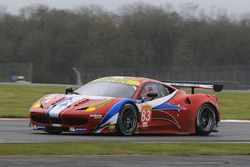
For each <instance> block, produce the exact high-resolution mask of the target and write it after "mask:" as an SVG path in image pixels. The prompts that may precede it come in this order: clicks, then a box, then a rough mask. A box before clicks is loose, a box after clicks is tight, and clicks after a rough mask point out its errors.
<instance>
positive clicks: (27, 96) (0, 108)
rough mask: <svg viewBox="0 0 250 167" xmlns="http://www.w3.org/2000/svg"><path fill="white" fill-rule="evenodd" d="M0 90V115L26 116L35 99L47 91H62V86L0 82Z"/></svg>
mask: <svg viewBox="0 0 250 167" xmlns="http://www.w3.org/2000/svg"><path fill="white" fill-rule="evenodd" d="M0 92H1V96H0V117H28V110H29V108H30V107H31V105H32V104H33V103H34V102H35V101H36V100H38V99H39V98H41V97H42V96H44V95H46V94H49V93H64V87H63V86H31V85H7V84H2V85H0Z"/></svg>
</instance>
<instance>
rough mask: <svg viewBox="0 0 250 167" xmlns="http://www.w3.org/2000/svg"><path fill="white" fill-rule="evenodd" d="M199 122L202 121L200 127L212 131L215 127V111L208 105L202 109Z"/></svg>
mask: <svg viewBox="0 0 250 167" xmlns="http://www.w3.org/2000/svg"><path fill="white" fill-rule="evenodd" d="M199 122H200V127H201V128H202V129H203V130H204V131H210V130H211V129H212V128H213V123H214V114H213V111H211V109H210V108H208V107H205V108H204V109H202V111H201V115H200V121H199Z"/></svg>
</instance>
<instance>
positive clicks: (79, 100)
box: [40, 94, 113, 109]
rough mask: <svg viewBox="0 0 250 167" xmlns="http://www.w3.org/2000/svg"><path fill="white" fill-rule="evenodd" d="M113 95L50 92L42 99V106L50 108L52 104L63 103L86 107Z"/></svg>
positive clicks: (79, 107) (77, 107)
mask: <svg viewBox="0 0 250 167" xmlns="http://www.w3.org/2000/svg"><path fill="white" fill-rule="evenodd" d="M110 99H113V98H112V97H103V96H86V95H76V94H73V95H64V94H50V95H47V96H45V97H44V98H42V99H41V100H40V102H41V106H42V108H45V109H48V108H50V107H51V106H57V105H60V104H61V105H63V106H67V107H69V106H74V108H76V109H81V108H86V107H89V106H94V105H98V104H100V103H103V102H105V101H107V100H110Z"/></svg>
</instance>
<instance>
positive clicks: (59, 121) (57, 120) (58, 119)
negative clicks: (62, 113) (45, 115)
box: [50, 118, 62, 124]
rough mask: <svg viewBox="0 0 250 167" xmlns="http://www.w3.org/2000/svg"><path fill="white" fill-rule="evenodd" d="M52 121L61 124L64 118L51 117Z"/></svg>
mask: <svg viewBox="0 0 250 167" xmlns="http://www.w3.org/2000/svg"><path fill="white" fill-rule="evenodd" d="M50 122H51V123H53V124H61V123H62V120H61V118H50Z"/></svg>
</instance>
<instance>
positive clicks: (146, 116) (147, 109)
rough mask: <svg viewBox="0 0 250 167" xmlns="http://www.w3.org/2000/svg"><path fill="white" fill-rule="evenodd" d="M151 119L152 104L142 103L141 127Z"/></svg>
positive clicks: (145, 125) (146, 124) (146, 125)
mask: <svg viewBox="0 0 250 167" xmlns="http://www.w3.org/2000/svg"><path fill="white" fill-rule="evenodd" d="M151 119H152V106H151V105H147V104H146V105H142V106H141V125H142V127H144V128H146V127H148V123H149V122H151Z"/></svg>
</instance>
